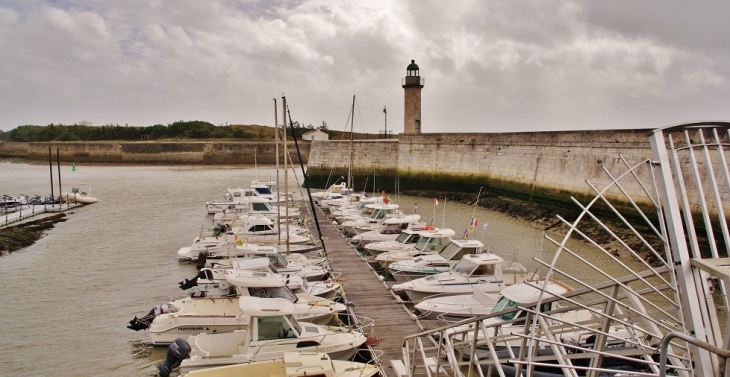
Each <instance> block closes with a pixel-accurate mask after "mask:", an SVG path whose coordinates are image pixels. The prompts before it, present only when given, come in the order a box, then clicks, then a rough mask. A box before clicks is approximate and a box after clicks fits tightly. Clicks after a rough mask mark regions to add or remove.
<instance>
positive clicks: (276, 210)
mask: <svg viewBox="0 0 730 377" xmlns="http://www.w3.org/2000/svg"><path fill="white" fill-rule="evenodd" d="M287 213H288V215H287ZM242 215H261V216H266V217H268V218H270V219H271V220H275V219H277V218H279V219H287V218H288V219H290V220H293V219H298V218H300V217H301V215H302V214H301V212H300V211H299V209H297V208H289V210H288V211H287V209H286V208H285V207H277V206H272V205H271V201H270V200H268V199H265V198H261V197H256V196H254V197H250V198H249V199H248V201H247V202H246V203H242V204H231V205H229V206H228V207H227V208H226V209H224V210H222V211H220V212H216V213H215V215H214V216H213V220H214V221H216V222H231V221H234V220H236V219H237V218H238V217H239V216H242Z"/></svg>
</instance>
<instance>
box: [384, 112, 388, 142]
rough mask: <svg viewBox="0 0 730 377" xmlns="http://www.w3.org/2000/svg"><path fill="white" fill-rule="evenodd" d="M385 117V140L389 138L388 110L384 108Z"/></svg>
mask: <svg viewBox="0 0 730 377" xmlns="http://www.w3.org/2000/svg"><path fill="white" fill-rule="evenodd" d="M383 115H385V138H386V139H387V138H388V110H387V109H386V107H385V106H383Z"/></svg>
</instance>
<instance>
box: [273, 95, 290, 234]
mask: <svg viewBox="0 0 730 377" xmlns="http://www.w3.org/2000/svg"><path fill="white" fill-rule="evenodd" d="M276 106H277V104H276V98H274V130H276V131H275V135H274V140H275V142H274V144H275V145H276V200H278V201H279V203H281V191H280V190H279V188H280V186H279V114H278V113H277V108H276ZM284 126H286V125H284ZM286 200H287V201H288V200H289V198H286ZM286 221H289V219H286ZM276 227H277V229H279V231H278V232H277V237H278V242H277V244H279V245H281V207H279V206H278V205H277V206H276Z"/></svg>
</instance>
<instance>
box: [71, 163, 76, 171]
mask: <svg viewBox="0 0 730 377" xmlns="http://www.w3.org/2000/svg"><path fill="white" fill-rule="evenodd" d="M71 171H76V164H74V163H73V162H72V163H71Z"/></svg>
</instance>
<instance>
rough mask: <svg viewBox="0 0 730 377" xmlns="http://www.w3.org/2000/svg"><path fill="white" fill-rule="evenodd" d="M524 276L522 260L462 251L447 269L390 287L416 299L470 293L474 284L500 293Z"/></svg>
mask: <svg viewBox="0 0 730 377" xmlns="http://www.w3.org/2000/svg"><path fill="white" fill-rule="evenodd" d="M527 279H528V273H527V269H526V268H525V266H523V265H522V264H521V263H518V262H505V260H504V259H502V257H500V256H499V255H497V254H493V253H481V254H466V255H464V256H463V257H462V258H461V260H460V261H459V262H458V263H456V264H455V265H454V267H453V268H452V269H451V270H450V271H448V272H442V273H439V274H435V275H431V276H426V277H422V278H420V279H415V280H411V281H407V282H405V283H400V284H395V285H393V287H392V288H393V290H394V291H402V292H404V293H405V294H406V295H407V296H408V298H409V299H410V300H411V301H412V302H416V303H418V302H421V301H423V300H424V299H425V298H426V297H429V296H434V295H440V296H448V295H464V294H470V293H473V292H474V289H475V288H476V287H477V286H479V287H480V289H481V290H482V291H483V292H485V293H493V294H494V293H499V292H500V291H501V290H502V288H504V287H505V286H507V285H512V284H517V283H522V282H524V281H525V280H527ZM534 280H537V279H534Z"/></svg>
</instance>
